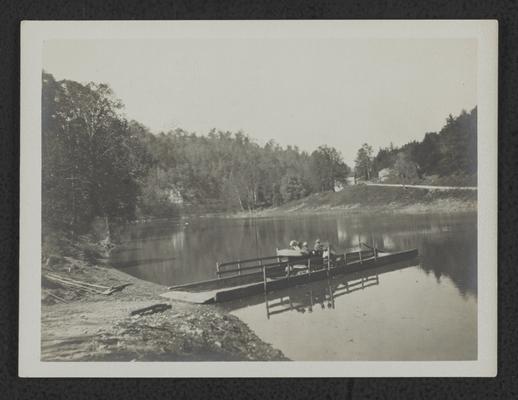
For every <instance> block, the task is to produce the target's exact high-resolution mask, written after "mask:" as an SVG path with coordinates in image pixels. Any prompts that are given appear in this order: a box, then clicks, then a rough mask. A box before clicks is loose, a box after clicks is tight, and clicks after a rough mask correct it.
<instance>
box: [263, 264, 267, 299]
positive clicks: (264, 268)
mask: <svg viewBox="0 0 518 400" xmlns="http://www.w3.org/2000/svg"><path fill="white" fill-rule="evenodd" d="M263 281H264V293H267V290H266V267H265V266H264V265H263Z"/></svg>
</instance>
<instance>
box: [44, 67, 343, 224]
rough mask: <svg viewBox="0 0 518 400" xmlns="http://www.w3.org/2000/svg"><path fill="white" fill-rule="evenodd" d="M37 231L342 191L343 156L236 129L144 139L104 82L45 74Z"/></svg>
mask: <svg viewBox="0 0 518 400" xmlns="http://www.w3.org/2000/svg"><path fill="white" fill-rule="evenodd" d="M42 84H43V87H42V158H43V165H42V172H43V176H42V179H43V180H42V183H43V199H42V213H43V220H44V224H43V226H44V228H45V229H50V230H66V231H72V232H81V231H84V230H86V229H88V226H89V224H90V223H91V222H92V221H93V220H94V218H99V217H100V218H104V219H105V220H106V222H107V225H108V226H110V225H113V224H116V223H117V222H121V221H126V220H131V219H133V218H135V217H138V216H151V217H171V216H175V215H178V213H179V210H180V208H181V209H183V210H186V211H188V212H189V211H191V212H192V211H195V210H196V211H203V212H210V211H238V210H244V211H250V210H253V209H255V208H257V207H268V206H275V205H280V204H282V203H285V202H288V201H291V200H294V199H299V198H301V197H304V196H306V195H308V194H310V193H313V192H318V191H328V190H335V187H336V185H339V184H342V185H345V184H346V181H347V177H348V175H349V174H350V168H349V167H348V166H347V165H346V164H345V163H344V161H343V159H342V155H341V154H340V152H339V151H338V150H336V149H334V148H332V147H328V146H325V145H323V146H320V147H319V148H318V149H316V150H315V151H313V152H312V153H307V152H304V151H301V150H300V149H299V148H297V147H296V146H287V147H281V146H280V145H279V144H277V143H275V142H274V141H273V140H272V141H269V142H268V143H266V144H265V145H262V146H261V145H259V144H258V143H257V142H256V141H254V140H253V139H252V138H250V137H249V136H248V135H246V134H245V133H243V132H221V131H216V130H212V131H211V132H209V133H208V134H206V135H199V134H196V133H190V132H186V131H183V130H180V129H177V130H174V131H170V132H165V133H160V134H158V135H154V134H151V133H150V132H149V130H148V129H147V128H146V127H145V126H143V125H142V124H139V123H138V122H135V121H128V120H127V119H126V118H125V117H124V115H123V104H122V103H121V102H120V101H119V100H118V99H117V98H116V97H115V95H114V93H113V92H112V90H111V89H110V87H109V86H107V85H105V84H95V83H88V84H80V83H78V82H74V81H70V80H62V81H56V80H55V79H54V77H53V76H52V75H51V74H48V73H45V72H44V73H43V82H42Z"/></svg>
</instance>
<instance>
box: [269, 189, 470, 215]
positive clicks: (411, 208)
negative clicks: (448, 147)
mask: <svg viewBox="0 0 518 400" xmlns="http://www.w3.org/2000/svg"><path fill="white" fill-rule="evenodd" d="M476 207H477V192H474V191H461V190H451V191H438V190H425V189H415V188H406V189H405V188H399V187H381V186H366V185H355V186H349V187H346V188H345V189H344V190H342V191H340V192H336V193H334V192H325V193H315V194H312V195H309V196H307V197H305V198H303V199H299V200H295V201H291V202H289V203H286V204H283V205H282V206H280V207H276V208H272V209H269V210H264V211H262V212H261V214H264V215H270V214H281V213H282V214H284V213H291V212H315V211H329V210H351V211H352V210H354V211H358V212H361V211H362V210H369V211H379V212H383V211H389V212H394V211H402V212H432V211H438V212H441V211H474V210H476Z"/></svg>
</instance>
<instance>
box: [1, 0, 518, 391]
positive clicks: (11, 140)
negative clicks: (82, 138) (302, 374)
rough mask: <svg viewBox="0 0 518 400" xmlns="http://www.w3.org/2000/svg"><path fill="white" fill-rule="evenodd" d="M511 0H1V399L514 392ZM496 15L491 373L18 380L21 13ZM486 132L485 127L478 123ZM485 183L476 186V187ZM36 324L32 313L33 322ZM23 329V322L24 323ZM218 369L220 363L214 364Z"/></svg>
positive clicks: (517, 7)
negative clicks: (494, 371) (495, 272)
mask: <svg viewBox="0 0 518 400" xmlns="http://www.w3.org/2000/svg"><path fill="white" fill-rule="evenodd" d="M517 11H518V2H517V1H516V0H514V1H512V0H510V1H499V2H497V1H480V2H477V3H475V2H468V1H446V0H444V1H426V2H424V1H423V2H418V1H390V0H384V1H377V2H376V1H365V0H364V1H360V0H357V1H349V2H342V1H337V0H334V1H312V2H307V1H294V2H288V1H265V2H252V1H242V0H241V1H240V0H235V1H226V2H220V1H216V0H214V1H188V0H185V1H163V0H149V1H144V0H126V1H101V0H99V1H97V0H95V1H93V0H89V1H77V2H74V1H63V0H62V1H52V0H51V1H40V2H38V1H32V2H31V1H17V2H16V1H8V2H2V4H1V7H0V18H1V19H2V21H1V24H0V47H1V48H0V60H1V65H2V72H1V74H0V95H1V97H0V128H1V131H0V151H1V156H0V205H1V207H2V208H1V210H0V255H1V258H0V263H1V268H0V371H1V376H0V399H2V398H3V399H78V400H79V399H124V400H136V399H180V398H187V399H196V398H207V397H210V398H214V399H229V398H235V397H246V398H247V399H249V400H251V399H262V400H263V399H264V400H266V399H270V398H282V399H285V398H293V397H296V398H308V399H335V398H336V399H478V398H481V399H517V398H518V381H517V378H518V376H517V375H518V363H517V362H516V360H517V359H518V351H517V346H518V343H517V337H518V335H517V333H516V321H517V317H518V316H517V308H518V298H517V294H516V293H517V291H518V285H517V283H516V282H517V277H516V276H517V273H518V263H517V251H516V250H517V246H516V243H517V240H516V239H515V234H514V232H515V227H516V225H517V223H518V221H517V213H516V208H513V205H515V204H516V202H517V199H518V196H517V194H518V193H517V191H518V190H517V187H516V176H517V174H516V170H517V169H516V167H517V166H518V161H517V160H518V154H517V142H518V104H517V97H518V82H517V63H518V51H517V47H518V29H517V25H518V12H517ZM429 18H432V19H498V20H499V140H498V142H499V162H498V165H499V245H498V250H499V251H498V253H499V278H498V285H499V294H498V301H499V305H498V325H499V326H498V329H499V334H498V337H499V342H498V377H497V378H491V379H489V378H488V379H481V378H472V379H458V378H448V379H444V378H441V379H438V378H427V379H421V378H420V379H367V378H361V379H358V378H356V379H20V378H18V377H17V375H18V363H17V357H18V351H17V349H18V333H17V332H18V213H19V205H18V202H19V195H18V193H19V77H20V76H19V67H20V64H19V54H20V53H19V46H20V35H19V26H20V21H21V20H24V19H28V20H38V19H40V20H81V19H97V20H110V19H122V20H124V19H127V20H132V19H171V20H173V19H429ZM480 133H481V134H484V132H480ZM480 190H483V188H480ZM34 323H35V324H39V321H34ZM26 329H30V327H26ZM222 368H224V367H222Z"/></svg>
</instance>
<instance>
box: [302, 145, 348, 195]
mask: <svg viewBox="0 0 518 400" xmlns="http://www.w3.org/2000/svg"><path fill="white" fill-rule="evenodd" d="M311 171H312V180H313V187H314V189H315V190H316V191H322V192H325V191H334V190H335V185H336V184H337V183H341V184H344V185H345V184H347V176H348V175H349V172H350V168H349V167H348V166H347V164H345V163H344V161H343V159H342V155H341V154H340V152H338V150H336V149H335V148H334V147H328V146H325V145H324V146H320V147H319V148H318V149H317V150H315V151H314V152H313V153H312V154H311Z"/></svg>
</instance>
